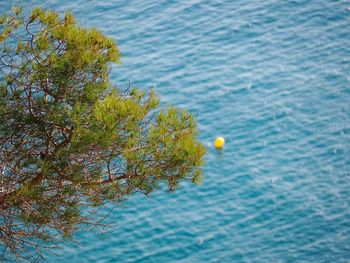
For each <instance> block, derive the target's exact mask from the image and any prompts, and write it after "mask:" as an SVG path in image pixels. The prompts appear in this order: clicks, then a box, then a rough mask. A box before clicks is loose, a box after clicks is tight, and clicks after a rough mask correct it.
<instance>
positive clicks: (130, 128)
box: [0, 7, 205, 253]
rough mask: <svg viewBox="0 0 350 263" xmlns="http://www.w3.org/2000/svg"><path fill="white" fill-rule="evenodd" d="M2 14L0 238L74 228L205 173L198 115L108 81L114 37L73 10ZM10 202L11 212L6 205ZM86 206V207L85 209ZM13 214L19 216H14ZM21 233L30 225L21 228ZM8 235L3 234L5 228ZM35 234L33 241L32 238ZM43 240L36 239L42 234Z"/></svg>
mask: <svg viewBox="0 0 350 263" xmlns="http://www.w3.org/2000/svg"><path fill="white" fill-rule="evenodd" d="M21 11H22V9H21V8H19V7H14V8H13V13H14V14H13V16H9V15H4V16H2V17H0V45H1V47H0V48H1V53H0V57H1V60H0V68H1V71H0V145H1V146H0V147H1V149H0V164H1V166H3V167H5V169H3V170H1V174H0V176H1V178H0V179H1V180H0V182H1V186H2V187H4V188H5V189H7V190H6V191H5V192H4V194H2V195H1V194H0V204H1V205H0V209H1V211H2V219H0V220H1V222H14V223H13V224H12V223H11V224H9V225H5V226H4V228H3V229H0V232H1V231H5V230H6V231H10V232H11V233H12V234H10V235H8V236H9V238H8V239H9V240H6V238H5V239H4V238H1V237H0V243H1V242H2V243H3V244H4V245H5V246H6V247H8V248H9V249H10V250H11V251H12V252H13V253H17V251H18V250H19V249H23V251H21V252H25V251H26V250H25V247H26V246H27V245H28V244H34V245H33V247H34V248H37V247H36V245H37V244H38V242H39V243H40V240H45V241H47V240H49V241H53V240H55V239H57V238H58V237H64V238H66V237H71V236H72V233H73V232H74V231H75V230H76V229H77V227H79V226H81V225H82V223H84V224H86V223H87V222H88V221H89V220H91V219H93V217H87V216H86V211H89V208H91V207H95V206H99V205H101V204H104V203H106V202H121V201H123V200H125V199H126V198H127V196H128V195H130V194H132V193H135V192H141V193H144V194H149V193H150V192H152V191H154V190H157V189H159V188H160V185H162V183H161V182H165V183H166V184H167V185H168V189H169V190H171V191H172V190H175V189H176V187H177V186H178V184H179V182H180V181H181V180H189V181H192V182H195V183H199V182H200V178H201V166H202V165H203V161H202V157H203V155H204V153H205V149H204V147H203V146H202V145H201V144H200V143H199V142H198V141H197V140H196V135H197V129H196V125H195V121H194V120H193V116H192V115H191V114H190V113H189V112H187V111H184V110H180V109H177V108H174V107H169V108H166V109H159V100H158V98H157V96H156V94H155V92H154V91H153V90H152V91H150V93H149V94H146V93H145V92H142V91H141V90H139V89H137V88H131V89H127V90H126V91H125V90H124V91H123V90H121V89H119V88H118V87H116V86H114V85H112V84H111V83H110V82H109V73H110V70H111V63H119V62H120V53H119V50H118V48H117V46H116V44H115V42H114V40H112V39H111V38H108V37H106V36H104V35H103V34H102V33H101V32H100V31H99V30H97V29H95V28H88V29H86V28H82V27H80V26H78V25H77V23H76V22H75V20H74V17H73V15H72V14H71V13H70V12H66V13H65V14H64V17H60V16H59V14H58V13H56V12H54V11H46V10H43V9H41V8H34V9H33V10H32V12H31V14H30V16H29V17H28V18H25V17H22V16H21ZM9 211H11V213H7V212H9ZM82 211H84V213H83V212H82ZM9 217H11V220H12V221H11V220H9ZM18 233H25V235H20V236H18V235H19V234H18ZM0 236H4V235H0ZM26 240H31V242H33V240H34V243H26ZM35 242H37V243H35Z"/></svg>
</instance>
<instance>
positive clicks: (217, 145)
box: [214, 137, 225, 149]
mask: <svg viewBox="0 0 350 263" xmlns="http://www.w3.org/2000/svg"><path fill="white" fill-rule="evenodd" d="M224 144H225V140H224V138H222V137H217V138H216V139H215V142H214V145H215V148H216V149H222V148H223V147H224Z"/></svg>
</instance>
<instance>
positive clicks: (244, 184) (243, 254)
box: [0, 0, 350, 262]
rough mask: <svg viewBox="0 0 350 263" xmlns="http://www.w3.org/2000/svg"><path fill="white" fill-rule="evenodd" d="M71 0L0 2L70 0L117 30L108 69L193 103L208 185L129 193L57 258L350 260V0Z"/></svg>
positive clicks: (62, 5) (93, 22)
mask: <svg viewBox="0 0 350 263" xmlns="http://www.w3.org/2000/svg"><path fill="white" fill-rule="evenodd" d="M72 2H73V1H72ZM72 2H71V1H68V0H64V1H62V0H60V1H59V0H54V1H36V0H35V1H34V0H26V1H24V0H23V1H6V2H3V1H1V2H0V10H1V11H4V10H8V8H9V6H11V4H22V5H24V6H25V7H33V6H34V5H38V4H41V5H43V6H44V7H46V8H54V9H56V10H59V11H62V12H63V10H65V9H67V8H69V9H71V10H72V11H73V12H74V14H75V15H76V17H77V19H78V20H79V22H80V24H81V25H84V26H95V27H98V28H100V29H101V30H102V31H103V32H104V33H105V34H107V35H109V36H112V37H113V38H115V39H116V40H117V42H118V44H119V47H120V49H121V52H122V53H123V58H122V61H123V66H122V67H116V68H114V70H113V72H112V78H113V80H114V81H115V82H117V83H119V84H120V86H123V85H124V86H126V84H127V81H128V80H130V81H132V83H133V84H134V85H136V86H138V87H141V88H143V89H145V90H147V89H149V88H150V87H152V86H155V87H156V91H157V92H158V94H159V95H160V96H161V98H162V102H163V105H167V104H173V105H176V106H179V107H185V108H189V109H190V110H191V111H192V112H193V114H194V115H195V117H196V119H197V122H198V126H199V129H200V140H201V141H202V142H203V143H204V144H205V145H206V146H207V148H208V153H207V155H206V157H205V159H206V165H205V166H204V182H203V184H202V185H201V186H199V187H196V186H194V185H191V184H183V185H182V187H181V189H179V190H178V191H177V192H175V193H167V192H166V191H161V192H157V193H154V194H153V195H151V196H150V197H144V196H139V195H136V196H134V197H132V198H131V199H130V200H129V201H128V202H126V203H124V205H123V206H121V207H116V208H115V209H114V212H113V213H112V215H111V216H110V217H109V219H108V222H112V223H114V224H116V225H115V226H114V227H113V228H112V229H109V230H108V232H107V233H106V235H105V236H103V237H101V236H96V235H95V234H94V233H88V232H83V233H78V234H77V239H78V241H79V242H80V243H81V246H80V247H79V246H77V245H75V244H72V243H67V244H65V245H64V248H63V250H62V251H58V254H59V255H58V256H52V255H49V259H50V261H51V262H56V261H58V262H349V261H350V252H349V251H350V155H349V153H350V86H349V84H350V2H349V1H326V0H325V1H313V0H312V1H310V0H297V1H274V0H267V1H258V0H255V1H246V0H238V1H223V0H221V1H219V0H212V1H200V0H198V1H189V0H183V1H156V0H153V1H152V0H136V1H127V0H120V1H117V0H110V1H104V2H103V1H97V0H91V1H83V0H79V1H74V3H72ZM219 135H221V136H224V137H225V139H226V145H225V149H224V150H223V151H221V152H218V151H216V150H214V149H213V140H214V139H215V137H216V136H219Z"/></svg>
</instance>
